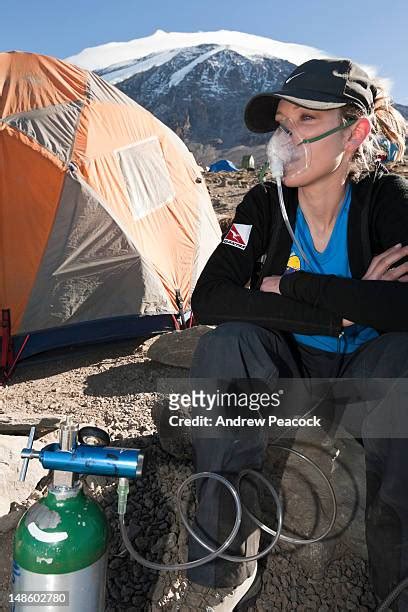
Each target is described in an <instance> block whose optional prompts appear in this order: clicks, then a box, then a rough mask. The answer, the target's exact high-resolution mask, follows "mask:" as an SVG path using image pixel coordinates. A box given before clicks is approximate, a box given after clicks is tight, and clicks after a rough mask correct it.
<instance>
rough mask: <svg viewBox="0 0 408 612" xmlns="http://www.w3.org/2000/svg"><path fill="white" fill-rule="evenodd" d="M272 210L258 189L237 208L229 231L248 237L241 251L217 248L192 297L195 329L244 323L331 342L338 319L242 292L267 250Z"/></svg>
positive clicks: (292, 302) (294, 303)
mask: <svg viewBox="0 0 408 612" xmlns="http://www.w3.org/2000/svg"><path fill="white" fill-rule="evenodd" d="M272 205H273V202H272V201H271V200H270V198H269V196H268V193H267V192H266V188H265V187H264V186H263V185H257V186H255V187H254V188H253V189H251V190H250V191H249V192H248V193H247V194H246V196H245V197H244V199H243V201H242V202H241V203H240V204H239V205H238V207H237V209H236V212H235V217H234V219H233V225H234V226H235V227H234V229H238V230H241V231H242V233H243V234H244V238H245V237H246V236H247V237H248V239H247V243H246V246H245V247H244V248H240V247H239V246H234V245H231V244H228V243H227V242H225V240H226V239H227V237H225V238H224V240H223V241H222V242H221V243H220V244H219V245H218V246H217V248H216V249H215V251H214V252H213V253H212V255H211V257H210V258H209V260H208V262H207V264H206V266H205V267H204V270H203V271H202V273H201V275H200V278H199V279H198V281H197V284H196V287H195V289H194V291H193V294H192V298H191V305H192V310H193V312H194V315H195V317H196V318H197V319H198V321H199V322H200V323H207V324H209V325H216V324H219V323H224V322H227V321H245V322H249V323H254V324H257V325H260V326H262V327H265V328H267V329H279V330H282V331H291V332H298V333H304V334H322V335H330V336H336V335H338V334H339V333H340V332H341V317H339V316H338V315H335V314H333V313H332V312H329V311H328V310H326V309H323V308H319V307H316V306H312V305H308V304H302V303H301V302H298V301H296V300H294V299H291V298H288V297H283V296H281V295H278V294H275V293H269V292H264V291H260V290H255V289H247V288H246V287H245V284H246V283H247V282H248V281H249V279H250V278H251V274H252V270H253V267H254V265H255V263H256V261H257V259H258V258H259V257H260V256H261V255H262V254H263V253H264V252H265V250H266V247H267V244H266V242H267V237H268V236H269V235H270V231H271V227H270V224H271V221H270V220H271V214H270V208H269V209H268V207H270V206H272ZM237 226H238V228H237ZM239 226H241V227H239ZM244 243H245V240H244ZM241 246H243V245H242V244H241Z"/></svg>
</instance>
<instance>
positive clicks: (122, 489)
mask: <svg viewBox="0 0 408 612" xmlns="http://www.w3.org/2000/svg"><path fill="white" fill-rule="evenodd" d="M271 446H273V447H276V448H280V449H282V450H285V451H287V452H289V453H293V454H294V455H296V456H297V457H299V458H301V459H303V460H304V461H306V462H307V463H308V464H309V465H311V466H312V467H313V468H315V470H316V471H317V472H318V474H319V475H320V476H321V477H322V478H323V480H324V481H325V483H326V484H327V486H328V489H329V492H330V497H331V500H332V503H333V511H332V518H331V520H330V523H329V526H328V527H327V528H326V529H325V531H324V533H322V534H321V535H319V536H317V537H316V538H309V539H300V538H292V537H290V536H285V535H284V534H282V533H281V530H282V525H283V509H282V504H281V502H280V500H279V496H278V494H277V492H276V490H275V488H274V487H273V485H272V484H271V483H270V482H269V481H268V480H267V479H266V478H265V477H264V476H263V475H262V474H260V473H259V472H256V471H254V470H249V469H248V470H243V471H241V472H240V473H239V476H238V487H239V483H240V482H241V480H242V478H244V477H245V476H247V475H250V476H253V477H255V478H258V479H259V480H261V482H263V484H264V485H265V486H266V487H267V489H268V490H269V491H270V493H271V494H272V496H273V499H274V501H275V504H276V513H277V521H278V525H277V530H276V531H274V530H273V529H271V528H270V527H268V526H267V525H265V524H264V523H262V522H261V521H260V520H259V519H257V518H256V517H255V516H254V515H253V514H252V513H251V512H249V510H248V509H247V508H246V506H245V505H244V504H243V503H242V502H241V500H240V498H239V495H238V492H237V491H236V489H235V487H234V486H233V485H232V484H231V483H230V482H229V481H228V480H227V479H226V478H224V477H223V476H220V475H219V474H215V473H213V472H199V473H198V474H192V475H191V476H189V477H188V478H186V479H185V480H184V481H183V482H182V483H181V485H180V487H179V488H178V490H177V509H178V511H179V514H180V517H181V520H182V522H183V524H184V526H185V527H186V529H187V531H188V533H189V534H190V535H191V536H192V537H193V538H194V539H195V540H196V541H197V542H199V543H200V544H201V545H202V546H203V547H204V548H206V549H207V550H209V551H210V554H209V555H206V556H205V557H202V558H201V559H196V560H195V561H188V562H186V563H176V564H171V565H169V564H163V563H155V562H153V561H149V560H147V559H145V558H144V557H142V556H141V555H140V554H139V553H138V552H137V550H135V548H134V547H133V545H132V543H131V541H130V539H129V536H128V534H127V530H126V525H125V513H126V498H127V494H128V492H129V484H128V480H127V479H126V478H120V479H119V486H118V494H119V503H118V514H119V527H120V533H121V536H122V539H123V542H124V544H125V546H126V548H127V550H128V552H129V554H130V556H131V557H133V558H134V559H135V560H136V561H138V562H139V563H140V564H141V565H144V566H145V567H147V568H149V569H154V570H167V571H177V570H185V569H191V568H193V567H199V566H200V565H204V564H205V563H209V562H210V561H213V560H214V559H216V558H217V557H220V558H222V559H226V560H228V561H232V562H234V563H248V562H250V561H255V560H257V559H261V558H262V557H264V556H265V555H267V554H269V553H270V552H271V550H272V549H273V548H274V547H275V546H276V544H277V543H278V541H279V539H282V540H284V541H285V542H290V543H292V544H313V543H316V542H319V541H320V540H322V539H323V538H325V537H326V536H327V535H328V533H329V532H330V531H331V529H332V527H333V525H334V523H335V520H336V516H337V502H336V496H335V493H334V490H333V487H332V485H331V483H330V481H329V479H328V478H327V476H326V475H325V474H324V472H323V471H322V470H321V469H320V468H319V466H318V465H317V464H316V463H315V462H314V461H312V460H311V459H309V458H308V457H306V456H305V455H303V454H302V453H300V452H299V451H296V450H294V449H292V448H286V447H285V446H279V445H271ZM199 478H213V479H215V480H218V481H219V482H221V483H222V484H224V485H225V486H226V487H227V488H228V490H229V491H230V493H231V494H232V496H233V499H234V503H235V507H236V517H235V523H234V526H233V528H232V530H231V533H230V534H229V536H228V538H227V539H226V540H225V541H224V542H223V544H222V545H221V546H220V547H219V548H217V549H216V550H215V549H213V548H212V547H211V546H209V545H208V544H207V543H206V542H204V540H202V539H201V537H200V536H199V535H197V534H196V533H195V531H194V530H193V528H192V527H191V526H190V524H189V523H188V520H187V518H186V516H185V514H184V512H183V509H182V504H181V493H182V491H183V489H184V487H185V486H186V485H187V484H189V483H190V482H193V481H194V480H198V479H199ZM242 509H244V511H245V512H247V514H248V516H249V517H250V518H252V520H253V521H254V522H255V523H256V525H257V526H258V527H260V529H262V530H263V531H265V532H266V533H268V534H270V535H272V536H273V540H272V542H271V543H270V544H269V545H268V546H266V547H265V549H264V550H263V551H261V552H259V553H258V554H256V555H252V556H251V557H241V556H236V555H234V556H233V555H226V554H224V551H225V550H226V549H227V548H228V546H229V545H230V544H231V543H232V542H233V540H234V538H235V536H236V535H237V533H238V530H239V527H240V524H241V518H242Z"/></svg>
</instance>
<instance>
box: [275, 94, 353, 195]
mask: <svg viewBox="0 0 408 612" xmlns="http://www.w3.org/2000/svg"><path fill="white" fill-rule="evenodd" d="M275 118H276V121H277V122H278V123H280V124H284V125H287V124H288V123H290V125H291V126H292V127H293V128H294V131H296V132H297V134H298V135H299V136H300V137H301V138H302V139H304V138H313V137H315V136H319V135H320V134H323V133H324V132H327V131H329V130H331V129H333V128H335V127H337V126H339V125H341V116H340V110H339V109H337V108H336V109H333V110H328V111H317V110H310V109H307V108H302V107H300V106H297V105H296V104H292V102H288V101H287V100H280V101H279V104H278V108H277V111H276V115H275ZM350 131H351V127H349V128H346V129H345V130H341V131H339V132H335V133H334V134H331V135H330V136H327V137H326V138H322V140H318V141H316V142H313V143H309V144H308V145H307V146H308V147H309V152H310V163H309V166H308V168H306V169H305V170H303V171H302V172H300V173H299V174H296V175H295V176H292V177H283V179H282V180H283V183H284V184H285V185H286V186H287V187H303V186H306V185H310V184H312V183H315V182H316V181H318V180H319V179H322V178H324V177H327V176H328V175H330V174H333V173H334V172H336V171H337V170H339V168H340V167H342V166H344V167H346V166H347V164H348V158H347V156H346V154H345V153H346V151H345V142H346V140H347V138H349V136H350ZM300 146H303V145H300Z"/></svg>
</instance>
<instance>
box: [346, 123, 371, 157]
mask: <svg viewBox="0 0 408 612" xmlns="http://www.w3.org/2000/svg"><path fill="white" fill-rule="evenodd" d="M370 132H371V123H370V121H369V120H368V119H367V118H366V117H362V118H361V119H358V121H357V122H356V123H355V124H354V125H353V127H352V132H351V134H350V135H349V137H348V139H347V140H346V151H349V152H350V153H354V151H356V149H358V147H359V146H360V145H361V143H362V142H364V140H365V139H366V138H367V136H368V135H369V133H370Z"/></svg>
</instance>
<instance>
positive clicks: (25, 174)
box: [0, 52, 221, 369]
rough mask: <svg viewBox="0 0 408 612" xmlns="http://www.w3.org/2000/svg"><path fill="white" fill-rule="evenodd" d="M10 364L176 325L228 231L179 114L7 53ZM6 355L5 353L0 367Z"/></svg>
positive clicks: (0, 73) (5, 252) (4, 299)
mask: <svg viewBox="0 0 408 612" xmlns="http://www.w3.org/2000/svg"><path fill="white" fill-rule="evenodd" d="M0 169H1V170H0V227H1V241H0V261H1V268H0V319H2V321H3V324H4V328H3V334H2V339H0V340H1V342H0V346H2V350H1V349H0V357H1V362H0V366H2V367H3V369H4V367H5V362H6V361H7V359H8V357H7V355H6V353H8V352H9V348H10V344H9V334H7V338H6V337H5V333H6V332H5V331H4V330H5V329H6V328H7V326H8V314H11V326H10V334H11V335H12V336H13V337H14V342H15V348H16V347H17V348H18V346H21V343H22V341H23V339H26V338H27V335H28V334H30V339H29V341H28V344H27V347H26V349H25V351H24V354H23V356H27V355H29V354H30V353H35V352H38V351H40V350H45V349H50V348H55V347H58V346H65V345H69V344H75V343H78V342H86V341H88V342H89V341H96V340H102V339H114V338H120V337H122V338H123V337H125V338H127V337H131V336H138V335H147V334H149V333H151V332H152V331H161V330H163V329H170V328H174V315H175V314H177V313H178V311H179V305H180V299H179V298H178V295H177V292H178V291H179V295H180V298H181V300H182V302H183V304H184V310H189V309H190V298H191V293H192V290H193V288H194V285H195V283H196V281H197V279H198V276H199V275H200V273H201V270H202V269H203V267H204V265H205V263H206V261H207V259H208V257H209V256H210V254H211V253H212V251H213V250H214V248H215V247H216V246H217V244H218V243H219V240H220V234H221V232H220V228H219V225H218V223H217V219H216V215H215V213H214V211H213V208H212V205H211V200H210V197H209V194H208V192H207V189H206V187H205V183H204V182H203V180H202V177H201V173H200V169H199V167H198V166H197V164H196V162H195V160H194V158H193V156H192V155H191V153H190V152H189V151H188V149H187V147H186V146H185V145H184V144H183V142H182V141H181V140H180V138H178V137H177V136H176V135H175V134H174V132H172V131H171V130H170V129H169V128H168V127H167V126H165V125H164V124H163V123H161V122H160V121H159V120H158V119H156V118H155V117H154V116H153V115H152V114H151V113H149V112H148V111H147V110H145V109H144V108H142V107H141V106H139V105H138V104H136V102H134V101H133V100H131V99H130V98H128V97H127V96H126V95H125V94H123V93H122V92H120V91H119V90H118V89H116V88H115V87H113V86H111V85H109V84H108V83H106V82H105V81H104V80H103V79H101V78H100V77H98V76H97V75H95V74H93V73H91V72H88V71H86V70H82V69H80V68H78V67H76V66H73V65H70V64H67V63H64V62H62V61H59V60H57V59H54V58H51V57H46V56H42V55H37V54H33V53H22V52H11V53H0ZM0 369H1V367H0Z"/></svg>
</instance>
